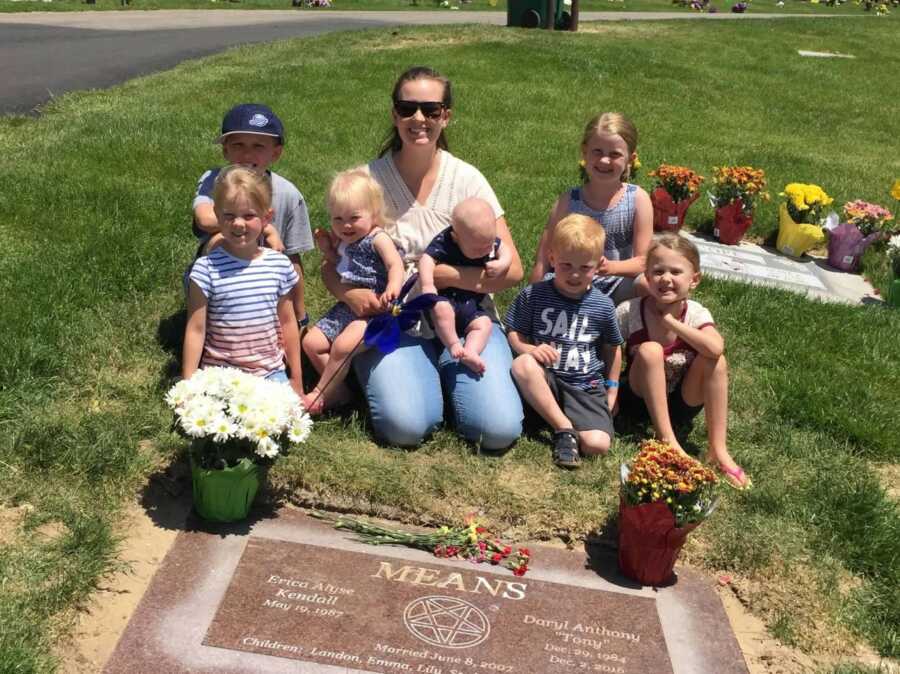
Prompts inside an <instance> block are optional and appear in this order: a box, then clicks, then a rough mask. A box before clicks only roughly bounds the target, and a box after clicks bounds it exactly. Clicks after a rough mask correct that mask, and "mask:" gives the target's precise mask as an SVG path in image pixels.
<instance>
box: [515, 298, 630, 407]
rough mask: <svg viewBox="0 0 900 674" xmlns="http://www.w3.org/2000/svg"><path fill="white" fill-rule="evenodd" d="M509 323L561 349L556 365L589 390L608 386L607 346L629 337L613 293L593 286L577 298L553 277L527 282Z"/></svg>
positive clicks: (534, 339)
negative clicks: (563, 291)
mask: <svg viewBox="0 0 900 674" xmlns="http://www.w3.org/2000/svg"><path fill="white" fill-rule="evenodd" d="M505 323H506V327H507V328H508V329H510V330H515V331H516V332H517V333H519V334H520V335H521V336H522V337H523V338H525V339H526V340H528V341H529V342H531V343H532V344H550V345H551V346H552V347H553V348H554V349H556V350H557V351H558V352H559V360H557V361H556V363H554V364H553V365H552V366H550V369H552V370H553V372H554V373H555V374H556V376H557V377H558V378H559V379H560V380H562V381H564V382H566V383H567V384H571V385H572V386H576V387H578V388H580V389H583V390H585V391H590V390H592V389H595V388H597V387H598V386H600V387H601V388H602V386H601V385H602V382H603V379H604V376H605V372H606V363H604V362H603V355H602V352H601V351H600V349H601V347H602V346H603V345H604V344H610V345H613V346H617V345H620V344H622V342H623V341H624V340H623V339H622V334H621V332H620V331H619V323H618V321H617V320H616V309H615V306H614V305H613V303H612V300H611V299H609V297H608V296H607V295H604V294H603V293H602V292H600V291H599V290H597V289H596V288H593V287H592V288H590V289H589V290H588V291H587V292H586V293H585V294H584V295H582V296H581V297H580V298H579V299H571V298H569V297H566V296H565V295H563V294H561V293H560V292H559V291H558V290H557V289H556V288H555V287H554V286H553V281H552V280H548V281H539V282H538V283H535V284H533V285H530V286H527V287H526V288H523V289H522V291H521V292H520V293H519V294H518V295H517V296H516V299H515V300H513V303H512V304H511V305H510V307H509V310H508V311H507V312H506V320H505Z"/></svg>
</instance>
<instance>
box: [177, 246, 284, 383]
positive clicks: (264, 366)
mask: <svg viewBox="0 0 900 674" xmlns="http://www.w3.org/2000/svg"><path fill="white" fill-rule="evenodd" d="M297 280H298V278H297V272H296V271H294V267H293V266H292V265H291V261H290V260H288V258H287V257H286V256H285V255H282V254H281V253H277V252H275V251H273V250H270V249H268V248H263V249H262V254H261V255H260V256H259V257H256V258H254V259H252V260H244V259H241V258H238V257H234V256H233V255H231V254H230V253H228V252H227V251H226V250H225V249H224V248H222V247H219V248H216V249H215V250H213V252H211V253H210V254H209V255H207V256H206V257H201V258H199V259H198V260H197V261H196V262H195V263H194V266H193V268H192V269H191V281H193V282H194V283H196V284H197V286H198V287H199V288H200V290H201V291H202V292H203V294H204V295H205V296H206V299H207V308H206V341H205V342H204V344H203V359H202V361H201V364H202V366H203V367H211V366H214V365H221V366H231V367H236V368H239V369H241V370H244V371H245V372H250V373H251V374H255V375H259V376H263V377H264V376H266V375H269V374H271V373H273V372H276V371H278V370H283V369H284V348H283V341H282V336H281V324H280V322H279V320H278V300H279V299H280V298H281V297H283V296H284V295H286V294H287V293H289V292H290V291H291V288H293V287H294V286H295V285H297Z"/></svg>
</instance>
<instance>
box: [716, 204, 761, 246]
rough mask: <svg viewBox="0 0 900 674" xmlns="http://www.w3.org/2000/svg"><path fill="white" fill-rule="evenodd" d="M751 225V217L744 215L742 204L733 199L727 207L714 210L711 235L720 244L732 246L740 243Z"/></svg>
mask: <svg viewBox="0 0 900 674" xmlns="http://www.w3.org/2000/svg"><path fill="white" fill-rule="evenodd" d="M752 224H753V215H752V214H751V215H746V214H745V213H744V202H743V201H741V200H740V199H735V200H734V201H732V202H731V203H730V204H728V205H727V206H722V207H721V208H717V209H716V221H715V225H714V227H713V234H715V236H716V239H718V240H719V241H720V242H721V243H727V244H728V245H730V246H734V245H737V244H738V243H740V241H741V239H742V238H743V236H744V234H745V233H746V232H747V230H748V229H750V225H752Z"/></svg>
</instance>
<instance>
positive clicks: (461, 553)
mask: <svg viewBox="0 0 900 674" xmlns="http://www.w3.org/2000/svg"><path fill="white" fill-rule="evenodd" d="M312 514H313V516H314V517H318V518H319V519H322V520H326V521H329V522H331V523H332V524H334V527H335V528H336V529H346V530H348V531H352V532H353V533H355V534H356V538H357V540H359V541H361V542H363V543H368V544H369V545H400V546H404V547H408V548H416V549H418V550H425V551H426V552H430V553H432V554H433V555H434V556H435V557H443V558H458V559H466V560H468V561H470V562H472V563H475V564H479V563H486V564H493V565H501V566H505V567H506V568H507V569H509V570H510V571H512V572H513V574H514V575H516V576H524V575H525V573H526V572H527V571H528V565H529V563H530V562H531V552H530V551H529V550H528V548H516V549H515V550H514V549H513V548H512V546H510V545H507V544H505V543H503V542H502V541H500V540H499V539H498V538H497V537H495V536H494V535H493V534H492V533H491V532H490V531H488V530H487V529H486V528H485V527H484V526H483V525H482V524H481V522H480V520H479V519H478V518H477V517H476V516H475V515H474V514H472V515H468V516H467V517H466V518H465V521H464V524H463V526H457V527H446V526H445V527H441V528H440V529H438V530H437V531H432V532H429V533H411V532H408V531H402V530H400V529H389V528H387V527H382V526H379V525H377V524H373V523H371V522H367V521H365V520H361V519H356V518H353V517H347V516H345V515H339V516H336V517H334V516H331V515H326V514H325V513H320V512H314V513H312Z"/></svg>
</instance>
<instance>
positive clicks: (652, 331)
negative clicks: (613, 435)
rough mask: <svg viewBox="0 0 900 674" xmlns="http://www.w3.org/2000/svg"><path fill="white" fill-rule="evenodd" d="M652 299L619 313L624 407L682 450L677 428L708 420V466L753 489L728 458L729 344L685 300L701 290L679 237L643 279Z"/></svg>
mask: <svg viewBox="0 0 900 674" xmlns="http://www.w3.org/2000/svg"><path fill="white" fill-rule="evenodd" d="M644 274H645V277H646V281H647V285H648V292H649V296H648V297H645V298H638V299H632V300H628V301H627V302H625V303H623V304H621V305H619V306H618V308H617V309H616V314H617V316H618V318H619V325H620V329H621V332H622V335H623V336H624V337H625V342H626V353H627V355H628V367H627V369H626V376H627V379H628V381H627V384H626V385H625V386H624V387H623V391H622V393H621V394H620V396H619V400H620V406H621V408H622V409H623V410H624V409H625V408H627V407H629V406H630V405H633V404H634V403H638V404H640V403H643V406H646V411H647V413H649V416H650V420H651V421H652V423H653V427H654V429H656V434H657V436H658V437H659V439H660V440H661V441H663V442H667V443H669V444H670V445H672V446H673V447H675V448H676V449H681V445H680V444H679V442H678V439H677V438H676V437H675V431H674V429H673V427H672V423H673V421H675V422H678V421H689V420H690V419H692V418H693V416H694V415H696V414H697V413H698V412H699V411H700V409H701V408H702V409H704V410H705V413H706V427H707V434H708V441H709V456H708V458H709V460H710V461H711V462H713V463H714V464H715V466H716V467H717V468H718V469H719V470H720V471H721V472H722V473H723V474H724V475H725V478H726V479H727V480H728V482H729V484H731V485H732V486H734V487H737V488H738V489H744V488H746V487H748V486H750V478H749V477H748V476H747V475H746V474H745V473H744V469H743V468H741V467H740V466H739V465H738V464H736V463H735V462H734V459H732V458H731V454H729V452H728V445H727V440H726V437H727V423H728V364H727V363H726V361H725V355H724V351H725V340H724V339H723V338H722V335H720V334H719V331H718V330H716V326H715V323H713V319H712V316H711V315H710V313H709V311H708V310H707V309H706V308H704V307H703V306H702V305H701V304H699V303H698V302H695V301H694V300H691V299H688V298H689V296H690V293H691V291H692V290H693V289H694V288H696V287H697V284H699V283H700V254H699V252H698V251H697V247H696V246H694V244H693V243H691V242H690V241H688V240H687V239H685V238H684V237H681V236H679V235H677V234H672V233H666V234H662V235H660V236H658V237H657V238H656V239H655V240H654V241H653V242H652V243H651V245H650V249H649V251H648V252H647V265H646V271H645V272H644Z"/></svg>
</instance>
